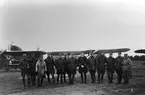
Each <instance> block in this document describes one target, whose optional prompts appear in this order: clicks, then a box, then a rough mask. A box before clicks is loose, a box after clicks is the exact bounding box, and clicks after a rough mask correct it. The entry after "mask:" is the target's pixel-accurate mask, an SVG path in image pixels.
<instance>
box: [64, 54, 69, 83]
mask: <svg viewBox="0 0 145 95" xmlns="http://www.w3.org/2000/svg"><path fill="white" fill-rule="evenodd" d="M68 64H69V58H68V56H67V54H65V55H64V58H63V67H64V73H63V76H64V82H65V83H66V74H69V72H70V71H69V67H68Z"/></svg>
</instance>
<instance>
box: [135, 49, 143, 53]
mask: <svg viewBox="0 0 145 95" xmlns="http://www.w3.org/2000/svg"><path fill="white" fill-rule="evenodd" d="M134 52H135V53H143V54H145V49H139V50H136V51H134Z"/></svg>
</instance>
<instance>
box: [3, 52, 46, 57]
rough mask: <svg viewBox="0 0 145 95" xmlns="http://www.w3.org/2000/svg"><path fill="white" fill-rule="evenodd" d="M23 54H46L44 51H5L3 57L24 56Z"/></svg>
mask: <svg viewBox="0 0 145 95" xmlns="http://www.w3.org/2000/svg"><path fill="white" fill-rule="evenodd" d="M23 54H36V55H40V54H46V52H44V51H5V52H3V55H10V56H22V55H23Z"/></svg>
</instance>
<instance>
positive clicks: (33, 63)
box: [29, 54, 37, 86]
mask: <svg viewBox="0 0 145 95" xmlns="http://www.w3.org/2000/svg"><path fill="white" fill-rule="evenodd" d="M29 62H30V75H31V82H32V85H33V86H35V81H36V76H37V72H36V62H37V58H36V56H35V54H32V56H31V59H30V61H29Z"/></svg>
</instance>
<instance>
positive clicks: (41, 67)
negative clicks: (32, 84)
mask: <svg viewBox="0 0 145 95" xmlns="http://www.w3.org/2000/svg"><path fill="white" fill-rule="evenodd" d="M46 71H47V67H46V63H45V61H44V60H43V55H40V58H39V59H38V61H37V63H36V72H38V75H37V83H38V86H42V85H43V78H44V75H45V72H46Z"/></svg>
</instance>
